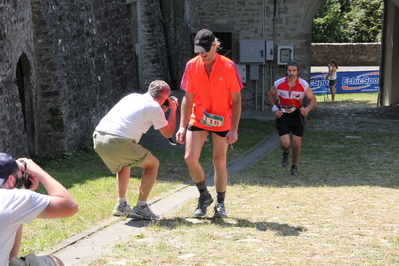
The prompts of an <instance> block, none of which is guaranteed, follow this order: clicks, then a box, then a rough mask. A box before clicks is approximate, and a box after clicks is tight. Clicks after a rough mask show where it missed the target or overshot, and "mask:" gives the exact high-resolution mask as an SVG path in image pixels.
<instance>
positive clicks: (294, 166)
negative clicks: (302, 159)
mask: <svg viewBox="0 0 399 266" xmlns="http://www.w3.org/2000/svg"><path fill="white" fill-rule="evenodd" d="M291 175H299V172H298V167H297V166H296V165H293V166H291Z"/></svg>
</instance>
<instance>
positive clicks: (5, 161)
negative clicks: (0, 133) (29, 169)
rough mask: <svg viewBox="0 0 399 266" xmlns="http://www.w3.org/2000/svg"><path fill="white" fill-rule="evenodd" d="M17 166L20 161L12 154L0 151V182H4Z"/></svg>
mask: <svg viewBox="0 0 399 266" xmlns="http://www.w3.org/2000/svg"><path fill="white" fill-rule="evenodd" d="M17 168H18V163H17V162H16V161H15V159H14V158H13V157H12V156H11V155H8V154H7V153H0V183H3V181H4V179H6V178H7V177H8V175H9V174H11V173H12V172H13V171H14V170H15V169H17Z"/></svg>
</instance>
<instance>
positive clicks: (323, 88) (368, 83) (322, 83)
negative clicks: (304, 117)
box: [310, 70, 380, 94]
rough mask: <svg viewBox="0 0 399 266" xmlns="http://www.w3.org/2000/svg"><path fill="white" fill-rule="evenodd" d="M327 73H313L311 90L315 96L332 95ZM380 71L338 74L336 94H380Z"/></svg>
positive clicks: (311, 75)
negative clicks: (326, 77)
mask: <svg viewBox="0 0 399 266" xmlns="http://www.w3.org/2000/svg"><path fill="white" fill-rule="evenodd" d="M326 74H327V73H325V72H324V73H311V74H310V88H311V89H312V91H313V93H314V94H330V87H329V85H328V82H329V80H325V79H324V76H325V75H326ZM379 77H380V72H379V70H367V71H347V72H337V84H336V85H335V93H361V92H378V88H379Z"/></svg>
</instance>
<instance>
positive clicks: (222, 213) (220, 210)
mask: <svg viewBox="0 0 399 266" xmlns="http://www.w3.org/2000/svg"><path fill="white" fill-rule="evenodd" d="M213 210H214V211H215V214H214V215H213V218H228V217H227V214H226V209H225V207H224V204H223V203H216V204H215V207H214V208H213Z"/></svg>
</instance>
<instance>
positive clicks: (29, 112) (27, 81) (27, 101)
mask: <svg viewBox="0 0 399 266" xmlns="http://www.w3.org/2000/svg"><path fill="white" fill-rule="evenodd" d="M15 80H16V84H17V87H18V92H19V98H20V101H21V106H22V113H23V118H24V129H25V132H26V137H27V144H28V150H29V154H30V156H33V155H36V145H35V108H34V95H33V86H32V72H31V66H30V63H29V59H28V57H27V55H26V54H25V53H23V54H22V55H21V56H20V58H19V60H18V63H17V67H16V71H15Z"/></svg>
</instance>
